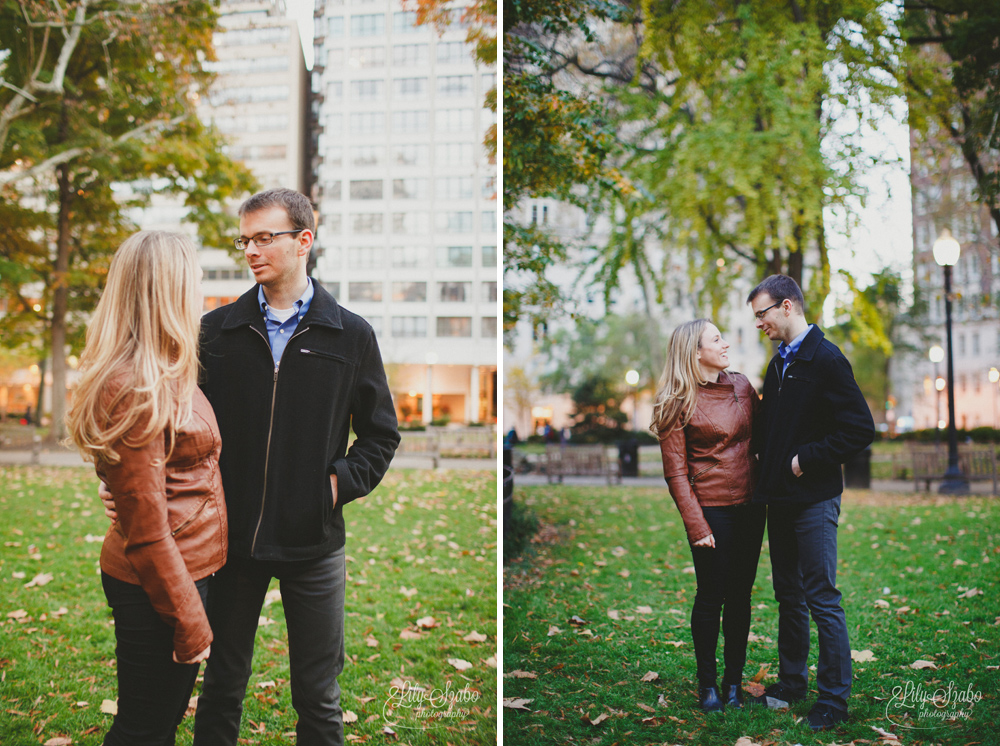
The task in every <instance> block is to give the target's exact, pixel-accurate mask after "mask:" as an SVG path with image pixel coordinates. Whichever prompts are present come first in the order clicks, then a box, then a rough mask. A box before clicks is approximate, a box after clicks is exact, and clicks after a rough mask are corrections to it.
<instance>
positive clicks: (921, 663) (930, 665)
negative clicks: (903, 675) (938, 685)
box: [910, 660, 937, 671]
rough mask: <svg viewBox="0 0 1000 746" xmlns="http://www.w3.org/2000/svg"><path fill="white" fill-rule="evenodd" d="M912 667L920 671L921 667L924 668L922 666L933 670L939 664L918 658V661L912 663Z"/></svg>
mask: <svg viewBox="0 0 1000 746" xmlns="http://www.w3.org/2000/svg"><path fill="white" fill-rule="evenodd" d="M910 668H915V669H917V670H918V671H919V670H920V669H922V668H930V669H932V670H933V669H936V668H937V664H936V663H933V662H931V661H925V660H916V661H913V663H911V664H910Z"/></svg>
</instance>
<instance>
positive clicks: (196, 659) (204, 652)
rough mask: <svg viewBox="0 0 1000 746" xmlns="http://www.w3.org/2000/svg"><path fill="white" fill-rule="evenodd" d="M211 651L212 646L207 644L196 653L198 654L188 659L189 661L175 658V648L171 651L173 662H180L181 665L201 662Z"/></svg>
mask: <svg viewBox="0 0 1000 746" xmlns="http://www.w3.org/2000/svg"><path fill="white" fill-rule="evenodd" d="M211 652H212V646H211V645H209V646H208V647H207V648H205V649H204V650H202V651H201V652H200V653H198V655H196V656H195V657H194V658H192V659H191V660H189V661H179V660H177V651H176V650H175V651H174V652H173V656H174V663H180V664H182V665H188V664H190V663H201V662H202V661H204V660H208V656H209V655H210V654H211Z"/></svg>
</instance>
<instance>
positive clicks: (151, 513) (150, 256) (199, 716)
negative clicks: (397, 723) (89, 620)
mask: <svg viewBox="0 0 1000 746" xmlns="http://www.w3.org/2000/svg"><path fill="white" fill-rule="evenodd" d="M239 215H240V237H239V238H238V239H236V241H235V243H236V246H237V247H238V248H240V249H242V250H243V252H244V256H245V258H246V261H247V263H248V265H249V267H250V270H251V271H252V272H253V275H254V279H255V280H256V281H257V285H255V286H254V287H253V288H252V289H251V290H249V291H248V292H247V293H245V294H244V295H243V296H242V297H240V298H239V299H238V300H236V301H235V302H234V303H231V304H229V305H227V306H223V307H222V308H218V309H216V310H214V311H211V312H210V313H208V314H206V315H205V316H204V317H203V318H202V317H201V307H202V297H201V290H200V285H201V274H202V272H201V268H200V267H199V266H198V258H197V255H196V250H195V247H194V244H193V243H192V242H191V240H190V239H188V238H187V237H186V236H183V235H180V234H176V233H165V232H163V231H142V232H140V233H137V234H135V235H134V236H132V237H130V238H129V239H127V240H126V241H125V242H124V243H123V244H122V246H121V247H120V248H119V249H118V251H117V252H116V254H115V256H114V258H113V259H112V261H111V268H110V270H109V272H108V283H107V287H106V288H105V290H104V293H103V295H102V297H101V300H100V303H98V305H97V309H96V311H95V312H94V317H93V319H92V321H91V324H90V327H89V328H88V330H87V345H86V349H85V351H84V353H83V358H82V369H83V375H82V378H81V381H80V384H79V386H78V387H77V390H76V393H75V396H74V398H73V403H72V406H71V408H70V412H69V415H68V417H67V424H68V426H69V432H70V436H71V438H72V439H73V441H74V442H75V443H76V445H77V446H78V447H79V448H80V449H81V451H82V452H83V453H84V454H85V456H87V457H88V458H91V459H92V460H93V461H94V463H95V467H96V470H97V474H98V475H99V476H100V478H101V479H102V481H103V483H104V485H106V486H102V488H101V497H102V499H103V500H104V501H105V506H106V510H107V511H108V514H109V517H111V518H112V520H113V522H112V525H111V527H110V528H109V530H108V533H107V535H106V537H105V539H104V545H103V548H102V550H101V578H102V583H103V586H104V592H105V595H106V597H107V600H108V605H109V606H110V607H111V609H112V613H113V615H114V620H115V639H116V643H117V647H116V651H115V652H116V656H117V675H118V713H117V714H116V716H115V720H114V723H113V724H112V726H111V729H110V730H109V731H108V733H107V735H106V736H105V739H104V743H105V744H106V745H107V746H168V745H171V744H173V743H174V740H175V735H176V732H177V727H178V725H179V724H180V722H181V720H182V719H183V717H184V712H185V710H186V708H187V705H188V699H189V697H190V696H191V691H192V689H193V687H194V684H195V679H196V677H197V674H198V668H199V663H200V661H203V660H206V659H207V660H208V665H207V668H206V669H205V681H204V685H203V687H202V691H201V696H200V697H199V700H198V709H197V712H196V714H195V727H194V743H195V744H196V745H197V746H235V745H236V743H237V738H238V736H239V727H240V718H241V714H242V710H243V698H244V696H245V694H246V687H247V682H248V680H249V677H250V673H251V660H252V657H253V648H254V637H255V634H256V630H257V624H258V620H259V618H260V611H261V607H262V605H263V602H264V597H265V594H266V593H267V588H268V585H269V584H270V581H271V578H272V577H276V578H279V579H280V581H281V597H282V605H283V607H284V611H285V621H286V624H287V627H288V655H289V666H290V669H291V690H292V705H293V706H294V708H295V711H296V713H297V715H298V722H297V724H296V743H297V744H299V746H320V745H322V746H332V745H334V744H338V745H339V744H343V739H344V734H343V715H342V710H341V707H340V687H339V685H338V683H337V677H338V676H339V674H340V673H341V671H342V669H343V667H344V591H345V583H346V578H345V554H344V541H345V527H344V516H343V508H344V505H345V504H346V503H349V502H351V501H352V500H355V499H357V498H360V497H363V496H364V495H367V494H368V493H369V492H370V491H371V490H372V489H374V488H375V486H376V485H377V484H378V483H379V481H380V480H381V479H382V477H383V476H384V475H385V472H386V470H387V469H388V467H389V462H390V460H391V459H392V455H393V453H394V451H395V449H396V446H397V445H398V444H399V433H398V431H397V427H396V413H395V408H394V407H393V404H392V398H391V396H390V394H389V387H388V384H387V382H386V377H385V370H384V368H383V366H382V360H381V357H380V355H379V349H378V344H377V343H376V340H375V334H374V332H373V331H372V328H371V326H370V325H369V324H368V323H366V322H365V321H364V320H363V319H362V318H360V317H359V316H356V315H355V314H353V313H351V312H350V311H347V310H346V309H344V308H342V307H340V306H339V305H338V304H337V301H336V300H335V299H334V298H333V296H331V295H330V294H329V293H328V292H327V291H326V290H324V289H323V287H322V286H321V285H319V284H317V283H316V282H315V281H313V280H312V279H310V278H309V276H308V275H307V272H306V263H307V260H308V258H309V253H310V250H311V249H312V245H313V236H314V230H315V228H314V225H315V220H314V217H313V211H312V204H311V203H310V202H309V200H308V199H307V198H306V197H305V196H303V195H302V194H299V193H297V192H294V191H291V190H289V189H273V190H270V191H267V192H262V193H260V194H256V195H254V196H252V197H251V198H250V199H248V200H247V201H246V202H244V203H243V205H242V206H241V207H240V210H239ZM351 430H353V432H354V434H355V436H356V439H355V440H354V442H353V443H351V444H350V448H348V437H349V432H350V431H351Z"/></svg>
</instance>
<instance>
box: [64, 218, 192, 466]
mask: <svg viewBox="0 0 1000 746" xmlns="http://www.w3.org/2000/svg"><path fill="white" fill-rule="evenodd" d="M198 284H199V278H198V258H197V253H196V249H195V246H194V244H193V243H192V242H191V239H189V238H188V237H187V236H184V235H182V234H179V233H168V232H165V231H140V232H139V233H136V234H135V235H133V236H130V237H129V238H128V239H126V240H125V242H124V243H123V244H122V245H121V247H119V249H118V251H117V252H116V253H115V256H114V258H113V259H112V260H111V269H110V271H109V272H108V283H107V286H106V287H105V289H104V293H103V295H102V296H101V300H100V302H99V303H98V304H97V309H96V310H95V311H94V316H93V319H92V320H91V322H90V326H89V327H88V329H87V344H86V348H85V349H84V351H83V355H82V356H81V369H82V371H83V375H82V377H81V379H80V383H79V385H78V386H77V387H76V391H75V393H74V396H73V403H72V405H71V406H70V408H69V412H68V413H67V415H66V425H67V429H68V431H69V436H70V439H71V440H72V441H73V442H74V443H75V444H76V446H77V447H78V448H79V449H80V451H81V452H82V453H83V455H84V457H85V458H87V459H93V460H98V461H104V462H107V463H112V464H114V463H118V461H119V454H117V453H116V452H115V451H114V449H113V448H112V445H113V444H114V443H115V442H116V441H118V440H122V439H125V438H126V435H127V434H128V438H127V439H126V440H123V442H124V443H125V445H127V446H129V447H142V446H144V445H147V444H148V443H149V442H150V441H152V440H153V439H154V438H155V437H156V436H157V435H158V434H159V433H161V432H165V433H166V442H167V443H168V444H169V446H168V448H169V450H170V451H172V450H173V442H174V436H175V434H176V432H177V430H178V429H179V428H180V427H181V426H183V425H184V424H185V423H186V422H187V421H188V420H189V419H190V418H191V407H192V396H193V395H194V389H195V387H196V386H197V385H198V334H199V328H200V316H201V309H200V308H198V305H197V304H198V295H199V294H198V293H197V292H196V290H197V288H198ZM123 405H127V406H123ZM116 409H118V411H117V412H116ZM112 413H114V414H115V417H114V419H112ZM119 415H120V416H119ZM140 423H141V424H142V428H141V429H140V430H139V432H138V433H130V432H129V431H130V430H132V429H133V428H135V427H136V425H139V424H140ZM168 456H169V454H168Z"/></svg>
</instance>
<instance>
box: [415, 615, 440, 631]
mask: <svg viewBox="0 0 1000 746" xmlns="http://www.w3.org/2000/svg"><path fill="white" fill-rule="evenodd" d="M416 625H417V626H418V627H421V628H423V629H433V628H434V627H437V626H439V625H438V621H437V620H436V619H435V618H434V617H432V616H424V617H420V618H419V619H418V620H417V621H416Z"/></svg>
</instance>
